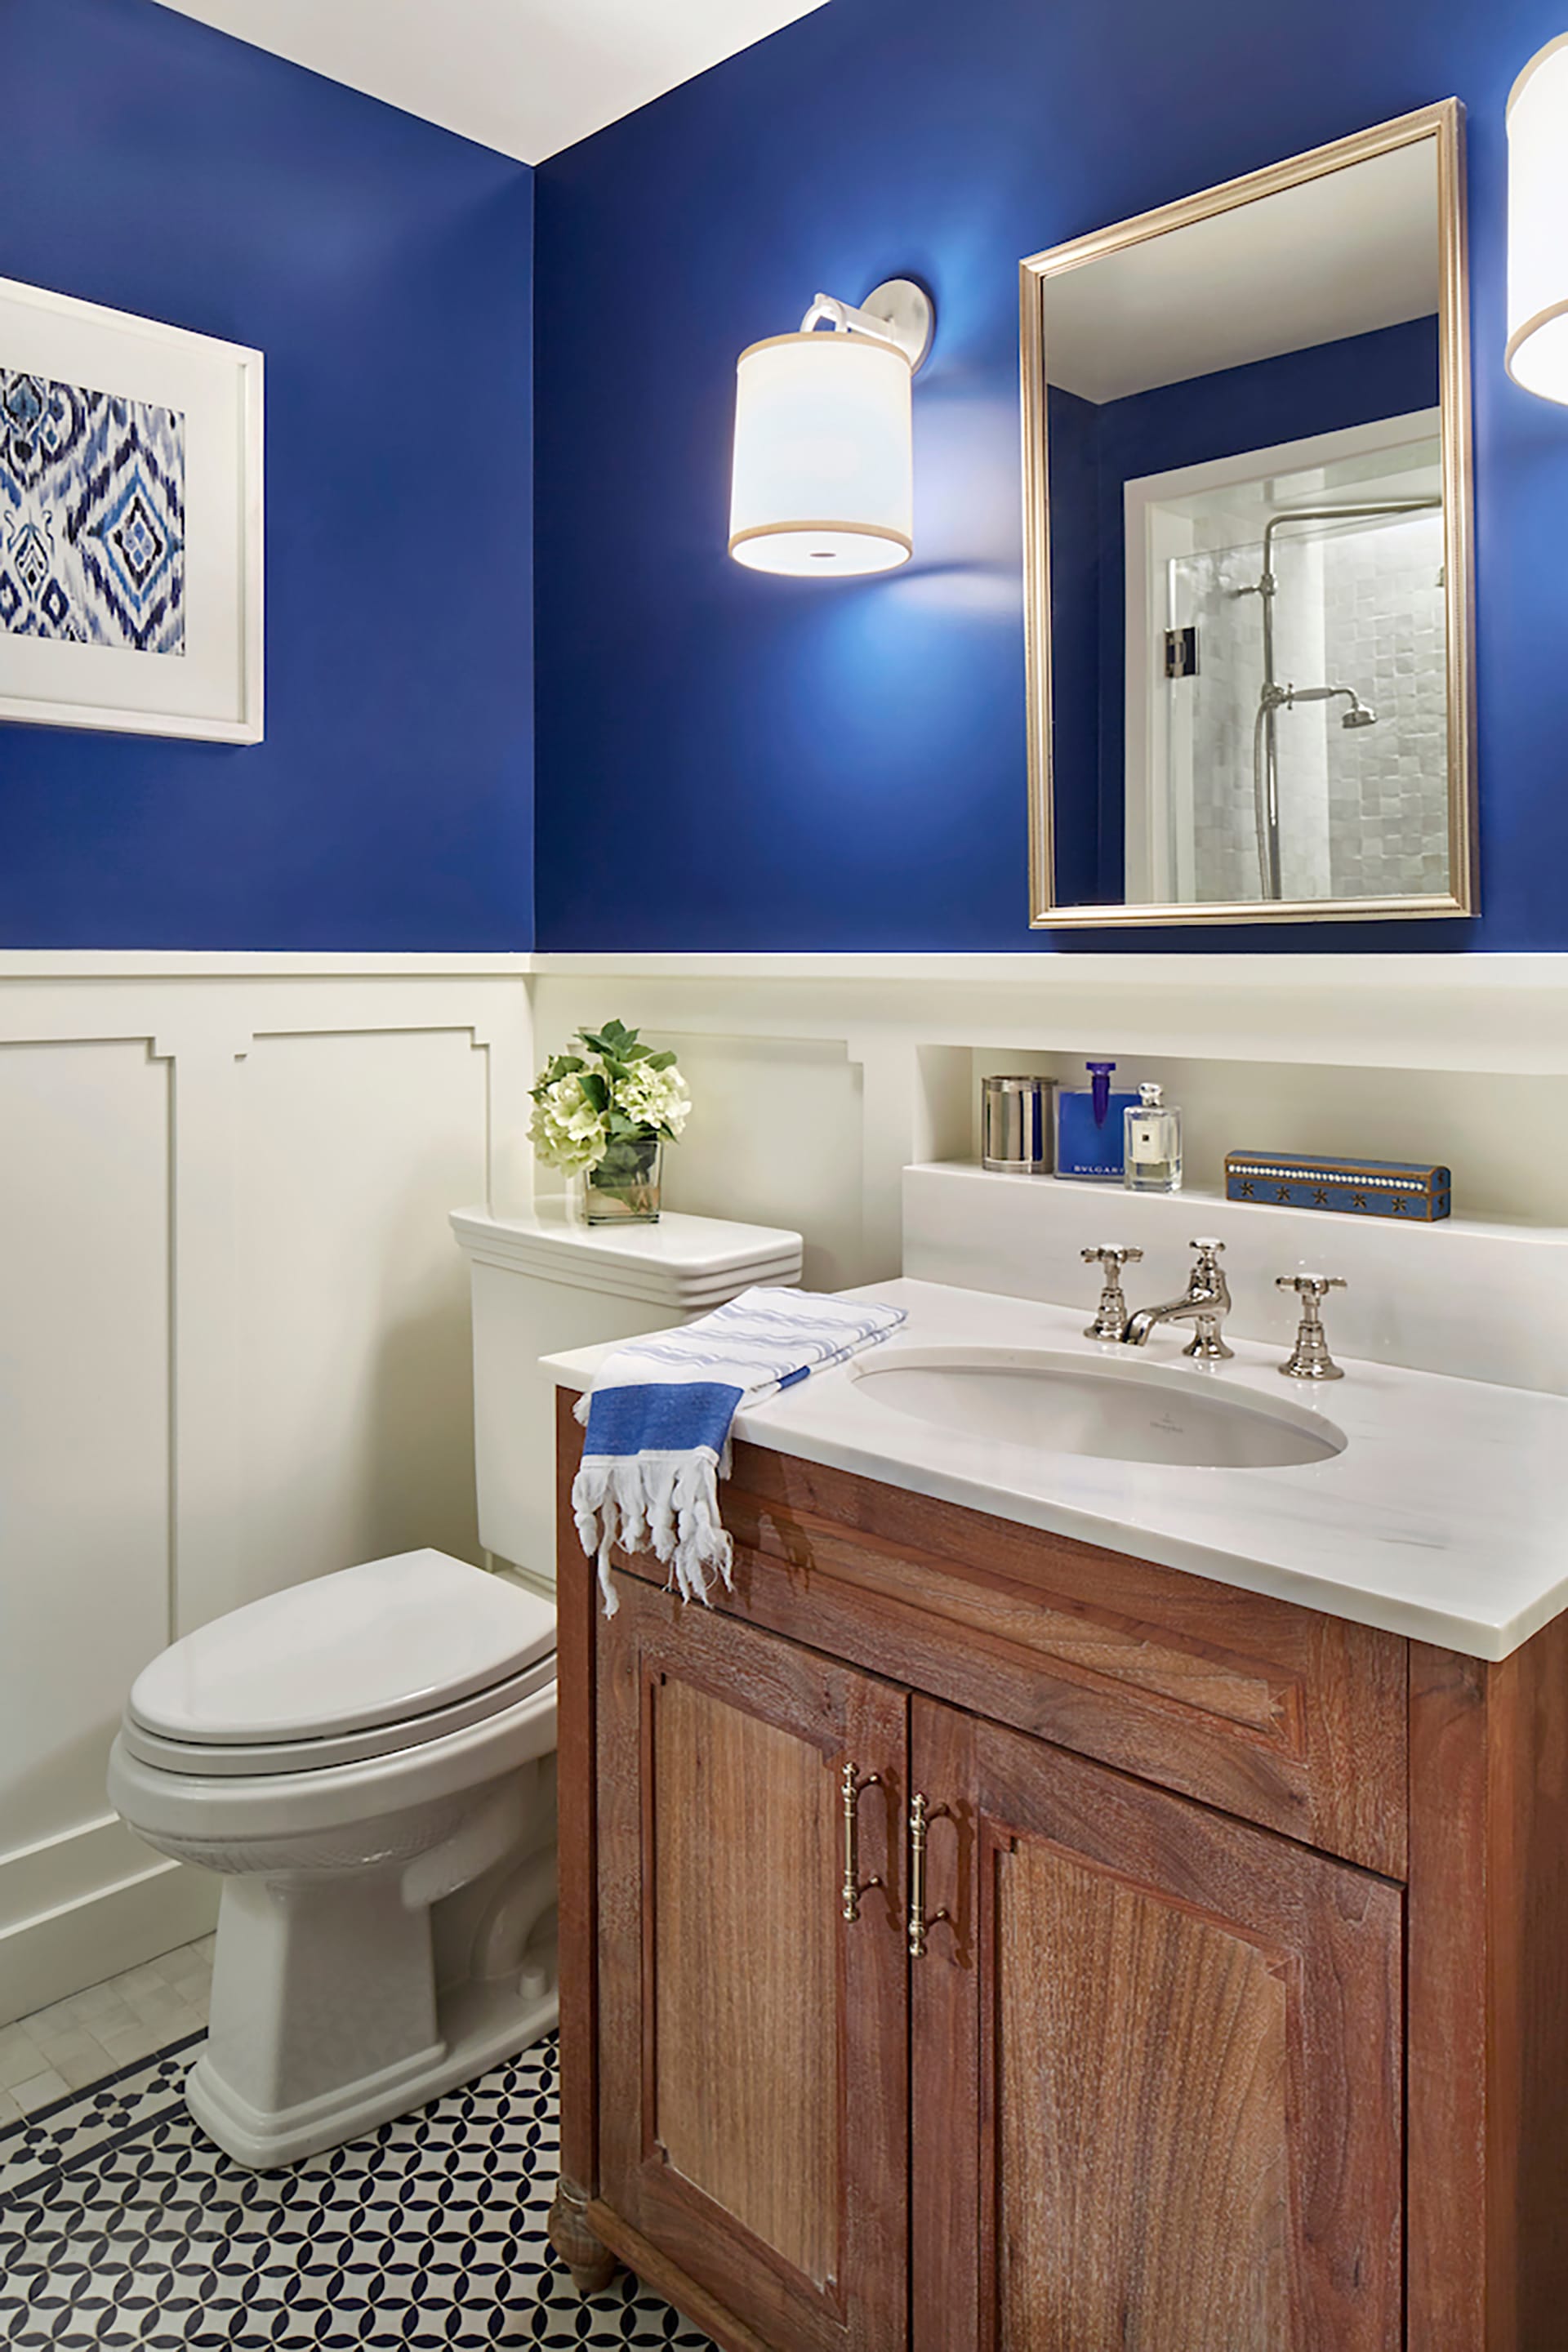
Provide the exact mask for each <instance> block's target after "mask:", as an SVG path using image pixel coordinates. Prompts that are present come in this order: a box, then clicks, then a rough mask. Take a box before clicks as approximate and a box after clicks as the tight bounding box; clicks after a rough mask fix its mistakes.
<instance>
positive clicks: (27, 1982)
mask: <svg viewBox="0 0 1568 2352" xmlns="http://www.w3.org/2000/svg"><path fill="white" fill-rule="evenodd" d="M218 1892H219V1888H218V1881H217V1880H216V1878H214V1877H212V1876H211V1875H210V1874H208V1873H207V1872H206V1871H203V1870H192V1869H189V1868H188V1867H187V1866H186V1865H185V1864H184V1863H179V1862H163V1861H162V1860H159V1859H157V1858H155V1857H154V1858H153V1859H152V1860H151V1861H150V1863H149V1866H148V1868H147V1869H145V1870H143V1871H139V1872H137V1873H136V1874H135V1875H134V1876H133V1877H130V1878H123V1879H121V1880H120V1881H119V1882H118V1883H117V1884H116V1885H112V1886H102V1887H95V1888H94V1889H93V1890H92V1891H91V1892H90V1893H89V1894H86V1895H79V1896H78V1898H77V1899H76V1900H75V1901H74V1902H70V1903H61V1904H58V1905H57V1906H56V1907H55V1908H54V1909H53V1910H51V1911H44V1912H41V1913H39V1914H38V1916H37V1917H35V1918H31V1919H22V1920H18V1921H17V1922H16V1925H15V1926H14V1927H8V1928H6V1929H5V1932H4V1933H3V1934H0V2026H5V2025H9V2024H10V2023H12V2022H13V2021H14V2020H15V2019H16V2018H18V2017H26V2016H27V2015H28V2014H29V2012H30V2011H33V2010H35V2009H45V2008H47V2006H48V2004H49V2003H50V2002H51V2001H56V2000H67V1999H68V1997H69V1996H70V1994H72V1993H73V1992H82V1991H84V1990H86V1988H87V1987H88V1986H89V1985H92V1984H101V1983H102V1981H103V1979H105V1978H106V1977H114V1976H119V1975H120V1974H121V1970H123V1969H134V1968H140V1967H141V1965H142V1962H143V1961H144V1960H153V1959H156V1958H157V1957H158V1955H159V1953H160V1952H170V1951H173V1950H174V1948H175V1946H176V1945H179V1944H188V1943H190V1942H191V1941H192V1940H193V1939H194V1938H195V1937H197V1936H205V1935H206V1934H207V1932H208V1931H209V1929H211V1928H212V1927H214V1926H215V1925H216V1920H217V1905H218Z"/></svg>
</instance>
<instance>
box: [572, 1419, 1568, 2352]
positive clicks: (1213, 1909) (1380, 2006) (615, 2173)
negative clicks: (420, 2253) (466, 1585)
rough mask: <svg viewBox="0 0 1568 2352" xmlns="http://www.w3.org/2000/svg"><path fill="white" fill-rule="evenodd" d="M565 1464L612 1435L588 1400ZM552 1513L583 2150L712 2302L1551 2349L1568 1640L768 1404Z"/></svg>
mask: <svg viewBox="0 0 1568 2352" xmlns="http://www.w3.org/2000/svg"><path fill="white" fill-rule="evenodd" d="M569 1403H570V1400H563V1415H562V1421H561V1473H562V1492H563V1496H564V1495H565V1493H566V1492H567V1491H568V1490H569V1487H570V1481H571V1475H572V1472H573V1470H574V1466H575V1462H576V1458H577V1454H578V1450H579V1447H580V1443H581V1433H580V1432H579V1430H578V1429H577V1427H576V1424H575V1423H574V1422H573V1421H572V1419H571V1418H570V1415H569V1412H567V1411H566V1410H565V1409H564V1408H565V1406H566V1405H569ZM725 1518H726V1522H727V1524H728V1525H729V1526H730V1527H731V1528H732V1529H733V1530H734V1532H735V1533H736V1536H737V1553H738V1557H737V1565H736V1575H735V1590H734V1591H733V1593H732V1594H731V1595H727V1596H725V1597H724V1599H723V1600H722V1601H721V1604H720V1605H719V1606H718V1607H716V1608H714V1609H713V1610H712V1611H704V1610H700V1609H691V1608H685V1607H682V1606H681V1604H679V1602H678V1601H675V1600H674V1599H673V1598H672V1597H671V1596H670V1595H669V1594H668V1593H667V1592H666V1591H664V1590H663V1589H662V1583H661V1581H660V1580H659V1578H660V1571H658V1570H657V1568H656V1567H655V1565H654V1564H653V1563H652V1562H637V1561H635V1560H634V1561H629V1562H626V1563H625V1564H624V1565H623V1566H622V1567H621V1568H620V1569H619V1570H617V1583H618V1590H619V1593H620V1597H621V1605H620V1608H619V1610H618V1612H617V1613H616V1615H615V1616H614V1617H613V1618H609V1619H606V1618H605V1617H604V1616H603V1615H602V1613H601V1612H600V1611H599V1609H598V1607H597V1600H596V1589H595V1580H594V1578H593V1575H592V1571H591V1570H590V1569H589V1567H588V1565H587V1563H586V1562H584V1559H583V1558H582V1555H581V1553H580V1551H579V1550H578V1549H577V1546H576V1538H575V1533H574V1529H573V1528H572V1524H571V1519H570V1515H569V1514H568V1513H563V1522H562V1541H561V1553H560V1569H561V1627H560V1670H561V1791H562V1796H561V1804H562V1817H561V1855H562V1929H563V1945H562V1978H563V2015H562V2063H563V2107H562V2186H561V2190H560V2193H559V2195H558V2198H557V2200H556V2206H555V2210H554V2212H553V2214H552V2239H553V2242H554V2243H555V2245H556V2248H557V2250H558V2252H560V2253H561V2255H562V2256H563V2259H564V2260H565V2261H566V2262H567V2263H569V2264H571V2266H572V2267H573V2269H574V2273H575V2274H576V2276H577V2278H578V2281H579V2284H582V2285H583V2286H584V2288H585V2289H587V2290H589V2291H592V2290H594V2289H595V2288H596V2287H597V2286H599V2285H601V2284H604V2283H605V2281H606V2280H607V2278H608V2276H609V2274H610V2272H611V2270H612V2269H613V2267H614V2263H615V2260H616V2258H619V2259H620V2260H623V2261H625V2262H626V2263H629V2264H630V2266H631V2267H632V2268H633V2269H634V2270H635V2271H636V2272H637V2273H638V2274H639V2275H640V2276H642V2277H643V2278H644V2279H645V2280H646V2281H647V2283H648V2284H649V2285H650V2286H652V2287H653V2288H655V2289H656V2290H657V2291H658V2292H660V2293H661V2294H665V2295H666V2296H667V2297H668V2299H669V2300H670V2301H671V2302H672V2303H674V2304H675V2305H677V2307H678V2308H679V2310H681V2311H682V2312H683V2313H684V2314H685V2315H687V2316H688V2317H689V2319H691V2320H692V2321H693V2322H694V2323H696V2324H697V2325H699V2326H702V2327H704V2328H705V2329H707V2330H708V2332H709V2333H710V2335H711V2336H713V2337H714V2339H715V2340H716V2341H717V2342H718V2343H719V2344H720V2345H721V2346H722V2347H725V2352H831V2348H832V2347H843V2352H1397V2347H1408V2352H1561V2348H1562V2347H1563V2346H1565V2345H1568V2210H1565V2208H1568V2122H1565V2116H1568V1982H1564V1947H1563V1941H1562V1930H1563V1926H1564V1924H1565V1923H1568V1900H1565V1882H1568V1852H1565V1849H1568V1642H1565V1641H1564V1639H1563V1636H1562V1635H1561V1634H1560V1633H1558V1632H1557V1630H1556V1629H1555V1628H1552V1629H1548V1631H1547V1632H1546V1633H1543V1634H1542V1635H1540V1636H1538V1637H1537V1639H1536V1641H1535V1642H1534V1643H1530V1644H1527V1645H1526V1647H1525V1649H1524V1650H1522V1651H1521V1652H1519V1653H1517V1654H1516V1656H1515V1658H1514V1659H1510V1661H1508V1662H1507V1663H1506V1664H1503V1665H1501V1666H1486V1665H1482V1664H1479V1662H1477V1661H1474V1660H1471V1659H1468V1658H1458V1657H1455V1656H1452V1655H1450V1654H1447V1653H1445V1652H1441V1651H1437V1650H1435V1649H1428V1648H1426V1647H1425V1646H1424V1645H1422V1644H1417V1643H1406V1642H1405V1641H1404V1640H1403V1639H1401V1638H1399V1637H1397V1636H1394V1635H1392V1634H1385V1633H1377V1632H1375V1631H1370V1630H1368V1629H1365V1628H1359V1627H1354V1626H1350V1625H1346V1624H1343V1623H1342V1622H1339V1621H1337V1620H1333V1619H1331V1618H1327V1617H1324V1616H1322V1615H1321V1613H1320V1612H1311V1611H1307V1610H1302V1609H1299V1608H1296V1607H1294V1606H1292V1605H1291V1604H1289V1603H1286V1602H1282V1601H1271V1600H1268V1599H1267V1598H1263V1597H1259V1596H1257V1595H1251V1594H1247V1593H1243V1592H1239V1591H1234V1590H1232V1589H1230V1588H1227V1587H1225V1586H1222V1585H1219V1584H1216V1583H1214V1582H1211V1581H1209V1580H1205V1579H1201V1578H1197V1577H1193V1576H1186V1575H1183V1574H1180V1573H1178V1572H1176V1571H1173V1570H1165V1569H1163V1568H1159V1567H1156V1566H1154V1565H1152V1564H1151V1563H1147V1562H1142V1561H1136V1560H1129V1559H1124V1558H1122V1557H1121V1555H1118V1554H1113V1553H1110V1552H1105V1551H1100V1550H1097V1549H1091V1548H1089V1547H1086V1546H1081V1545H1077V1544H1072V1543H1068V1542H1064V1541H1062V1540H1060V1539H1058V1538H1053V1537H1048V1536H1046V1535H1043V1534H1039V1533H1037V1532H1035V1531H1032V1530H1028V1529H1024V1528H1016V1527H1014V1526H1012V1525H1010V1524H1006V1523H1003V1522H999V1521H994V1520H992V1519H989V1518H986V1517H981V1516H979V1515H977V1514H974V1513H970V1512H964V1511H961V1510H957V1509H954V1508H952V1507H949V1506H945V1505H940V1504H933V1503H930V1502H927V1501H924V1500H922V1499H921V1498H920V1497H916V1496H910V1495H908V1494H905V1493H902V1492H899V1491H895V1490H893V1489H889V1488H886V1487H882V1486H876V1485H873V1484H872V1483H870V1482H868V1481H864V1480H859V1479H856V1478H852V1477H848V1476H846V1475H843V1474H840V1473H836V1472H829V1471H825V1470H822V1469H819V1468H816V1467H814V1466H812V1465H807V1464H805V1463H800V1462H796V1461H793V1460H791V1459H789V1458H788V1457H785V1456H782V1455H777V1454H766V1453H763V1452H762V1451H760V1450H759V1449H754V1448H750V1447H745V1446H742V1447H738V1448H737V1449H736V1463H735V1475H734V1479H733V1481H732V1484H731V1487H730V1488H728V1489H727V1490H726V1494H725Z"/></svg>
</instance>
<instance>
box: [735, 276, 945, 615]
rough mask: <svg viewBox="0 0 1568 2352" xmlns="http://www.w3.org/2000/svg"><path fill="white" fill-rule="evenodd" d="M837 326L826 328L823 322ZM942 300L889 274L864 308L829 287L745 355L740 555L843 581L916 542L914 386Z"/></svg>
mask: <svg viewBox="0 0 1568 2352" xmlns="http://www.w3.org/2000/svg"><path fill="white" fill-rule="evenodd" d="M822 320H830V321H831V322H832V327H833V332H832V333H831V334H818V333H817V332H816V328H817V326H818V324H819V322H820V321H822ZM934 324H935V313H934V311H933V310H932V308H931V298H930V296H929V295H928V294H926V293H924V292H923V291H922V290H921V288H920V287H918V286H916V285H915V284H914V283H913V282H912V281H911V280H910V278H889V279H888V280H887V282H886V284H885V285H881V286H879V287H878V288H877V289H875V291H874V292H873V293H870V294H868V296H867V298H866V299H865V301H864V303H862V304H861V306H860V307H859V309H858V310H857V309H855V308H853V307H852V306H851V305H850V304H849V303H847V302H838V301H835V299H833V297H832V296H831V295H828V294H819V295H818V296H817V298H816V301H815V302H814V303H813V304H812V306H811V308H810V310H808V311H807V312H806V314H805V318H804V319H803V320H802V321H801V327H800V332H799V333H798V334H796V335H770V336H769V337H768V339H767V341H765V342H761V343H752V344H751V345H749V346H748V348H747V349H746V350H745V351H743V352H742V353H741V357H740V360H739V362H737V366H736V371H735V375H736V383H735V464H734V474H733V478H732V481H731V497H730V552H731V555H732V556H733V557H734V559H735V561H736V562H737V563H744V564H746V565H748V566H749V567H750V568H751V570H752V571H753V572H790V573H793V574H794V575H795V577H796V578H797V579H809V578H812V577H816V578H818V579H822V578H828V579H832V578H839V579H842V578H843V577H844V576H845V575H846V574H847V573H848V572H890V571H891V570H892V569H893V567H894V566H895V565H896V564H900V563H907V562H908V561H909V559H910V556H911V555H912V554H913V552H914V462H913V449H912V439H911V426H910V379H911V378H912V376H913V375H914V373H915V371H916V369H917V368H918V367H919V366H920V364H921V361H922V360H923V359H924V358H925V355H926V353H927V352H928V351H929V350H930V349H931V331H932V328H933V326H934Z"/></svg>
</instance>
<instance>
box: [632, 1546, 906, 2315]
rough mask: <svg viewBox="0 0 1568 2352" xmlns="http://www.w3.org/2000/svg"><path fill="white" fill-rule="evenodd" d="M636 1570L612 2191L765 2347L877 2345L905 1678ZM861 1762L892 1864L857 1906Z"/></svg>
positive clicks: (897, 2022)
mask: <svg viewBox="0 0 1568 2352" xmlns="http://www.w3.org/2000/svg"><path fill="white" fill-rule="evenodd" d="M622 1596H623V1597H622V1603H621V1607H620V1610H619V1612H618V1613H617V1614H616V1617H615V1618H613V1619H612V1620H611V1621H610V1622H609V1623H608V1624H607V1625H605V1626H604V1627H603V1628H602V1630H601V1635H600V1653H599V1656H600V1663H599V1757H598V1801H599V1904H600V1912H599V1918H600V1938H599V1952H600V1973H599V1995H600V2002H601V2015H600V2053H601V2074H600V2134H601V2137H600V2158H601V2182H602V2194H603V2196H604V2199H605V2202H606V2203H607V2204H609V2205H610V2206H612V2207H613V2208H614V2209H615V2210H616V2212H617V2213H619V2214H620V2216H621V2217H622V2218H623V2219H624V2220H625V2221H628V2222H629V2223H630V2224H631V2225H632V2227H633V2228H634V2229H636V2230H637V2231H640V2232H641V2234H642V2235H643V2236H644V2237H645V2238H647V2239H648V2240H650V2241H651V2242H652V2243H653V2244H654V2245H655V2246H657V2247H658V2249H659V2250H660V2251H661V2252H663V2253H664V2254H665V2255H666V2256H667V2257H668V2259H670V2260H671V2261H673V2262H674V2263H677V2264H678V2265H679V2268H680V2270H681V2271H683V2272H684V2273H686V2274H687V2276H688V2277H689V2278H691V2279H694V2280H695V2281H697V2282H698V2284H700V2285H702V2286H704V2287H706V2288H708V2289H709V2290H710V2293H712V2294H715V2295H716V2296H717V2297H718V2299H719V2301H720V2303H721V2304H722V2305H723V2306H724V2307H725V2308H726V2309H727V2310H728V2311H730V2312H731V2313H732V2314H733V2315H735V2317H736V2318H738V2319H740V2320H742V2321H743V2322H744V2323H745V2324H746V2325H747V2326H749V2327H751V2328H752V2329H754V2330H755V2332H756V2334H757V2336H759V2337H760V2338H761V2339H762V2341H763V2342H764V2343H765V2344H767V2345H769V2346H771V2347H776V2352H796V2347H810V2352H816V2347H842V2352H890V2347H895V2346H902V2345H903V2343H904V2341H905V2330H906V2325H907V2322H906V2312H907V2276H906V2273H907V2261H908V2251H907V2250H908V2179H909V2077H908V2022H909V2019H908V1975H907V1964H906V1958H905V1947H904V1934H903V1922H902V1913H901V1904H902V1885H901V1880H902V1842H901V1836H900V1830H901V1823H902V1818H903V1809H904V1805H905V1802H906V1800H907V1792H908V1778H907V1769H906V1757H907V1725H908V1705H909V1701H908V1696H907V1694H906V1693H905V1692H903V1691H901V1690H899V1689H896V1688H895V1687H894V1686H893V1685H890V1684H887V1683H883V1682H880V1681H879V1680H878V1679H877V1678H876V1677H875V1676H873V1675H865V1674H860V1673H858V1672H856V1671H855V1670H854V1669H852V1668H849V1667H846V1666H841V1665H838V1664H835V1663H834V1662H833V1661H832V1660H830V1659H827V1658H825V1657H822V1656H819V1655H818V1654H816V1652H815V1651H811V1650H806V1649H803V1648H800V1647H798V1646H797V1645H796V1644H795V1643H791V1642H785V1641H781V1640H779V1639H778V1638H777V1637H776V1636H775V1635H773V1634H771V1633H760V1632H758V1631H757V1630H756V1629H755V1628H754V1627H752V1626H750V1625H746V1624H742V1623H740V1622H737V1621H736V1620H734V1619H733V1618H729V1617H723V1616H721V1615H719V1614H717V1613H714V1614H712V1615H710V1614H709V1613H707V1612H705V1611H703V1610H700V1609H695V1608H689V1607H684V1608H683V1607H680V1606H679V1604H678V1603H676V1602H675V1601H672V1600H671V1599H670V1597H669V1596H668V1594H666V1593H663V1592H659V1591H655V1590H653V1589H652V1588H650V1587H649V1586H647V1585H646V1584H642V1583H638V1582H635V1581H634V1580H632V1579H631V1578H629V1577H626V1578H623V1579H622ZM851 1764H852V1765H854V1766H855V1768H856V1779H857V1780H858V1781H860V1782H865V1781H869V1783H870V1785H868V1786H865V1787H863V1788H861V1789H860V1790H859V1793H858V1801H857V1811H856V1837H857V1843H858V1875H859V1876H860V1878H862V1879H866V1878H875V1879H877V1880H878V1881H879V1885H876V1886H874V1887H872V1888H871V1889H870V1890H869V1891H868V1893H866V1894H865V1895H862V1896H861V1897H860V1899H859V1902H858V1906H855V1907H858V1917H857V1918H855V1919H853V1920H850V1919H847V1918H846V1917H845V1916H844V1908H845V1902H844V1892H843V1888H844V1879H845V1866H846V1832H845V1822H846V1815H845V1797H844V1786H843V1775H844V1770H845V1768H846V1766H847V1765H851ZM872 1776H874V1778H873V1777H872Z"/></svg>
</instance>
